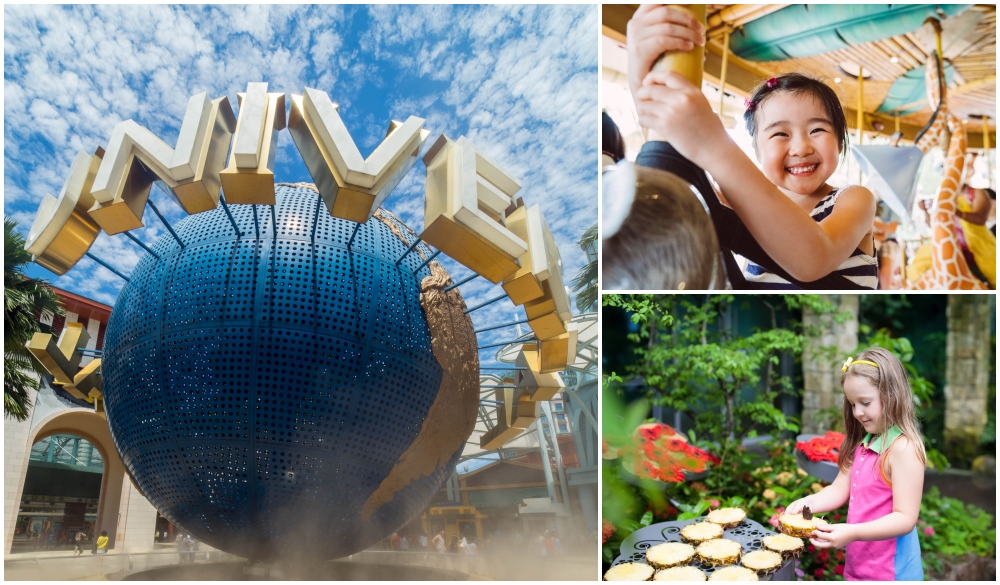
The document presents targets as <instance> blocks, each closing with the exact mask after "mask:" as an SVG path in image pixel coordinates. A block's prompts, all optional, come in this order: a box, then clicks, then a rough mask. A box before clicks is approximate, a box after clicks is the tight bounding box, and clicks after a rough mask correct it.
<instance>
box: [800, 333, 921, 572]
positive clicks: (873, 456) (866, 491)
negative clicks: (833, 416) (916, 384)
mask: <svg viewBox="0 0 1000 585" xmlns="http://www.w3.org/2000/svg"><path fill="white" fill-rule="evenodd" d="M842 372H843V373H842V374H841V377H840V385H841V386H842V387H843V389H844V430H845V433H844V434H845V435H846V436H845V438H844V443H843V444H842V445H841V446H840V455H839V461H838V464H839V467H840V472H839V473H838V474H837V479H835V480H834V481H833V483H832V484H831V485H829V486H827V487H825V488H823V489H822V490H821V491H820V492H819V493H817V494H813V495H811V496H807V497H805V498H802V499H800V500H796V501H794V502H792V504H791V505H789V506H788V509H787V510H786V512H787V513H788V514H798V513H800V512H801V511H802V509H803V508H804V507H805V506H808V507H809V509H810V510H812V511H813V512H829V511H831V510H836V509H837V508H839V507H841V506H843V505H844V504H845V503H847V523H846V524H821V525H817V526H816V530H814V531H813V533H812V538H811V539H810V542H811V543H812V544H813V545H815V546H816V547H817V548H840V547H842V546H846V547H847V555H846V557H847V558H846V561H845V566H844V578H845V579H847V580H849V581H856V580H861V581H923V579H924V573H923V566H922V565H921V561H920V542H919V541H918V540H917V530H916V524H917V515H918V513H919V512H920V500H921V495H922V493H923V484H924V468H925V467H926V466H927V457H926V454H925V452H924V443H923V439H921V437H920V427H919V425H918V423H917V419H916V416H915V415H914V413H913V393H912V392H911V390H910V384H909V382H908V380H907V377H906V371H905V370H904V369H903V364H901V363H900V362H899V360H898V359H897V358H896V356H894V355H893V354H892V353H890V352H888V351H886V350H884V349H882V348H880V347H873V348H871V349H866V350H865V351H863V352H861V354H860V355H858V357H857V359H854V358H848V359H847V361H846V362H844V366H843V368H842Z"/></svg>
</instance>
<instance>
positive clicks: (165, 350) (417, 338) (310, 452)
mask: <svg viewBox="0 0 1000 585" xmlns="http://www.w3.org/2000/svg"><path fill="white" fill-rule="evenodd" d="M276 198H277V204H276V205H275V206H274V208H273V211H274V214H273V218H272V213H271V211H272V208H270V207H269V206H264V205H260V206H256V207H254V206H250V205H231V206H230V207H229V209H230V211H231V212H232V216H233V219H234V220H235V223H236V224H237V225H238V226H239V229H240V231H241V232H242V236H238V235H237V234H235V233H234V229H233V226H232V224H231V222H230V220H229V218H227V217H226V213H225V210H224V209H223V208H221V207H220V208H218V209H216V210H214V211H209V212H204V213H200V214H197V215H193V216H190V217H187V218H185V219H184V220H182V221H181V222H179V223H178V224H177V225H176V226H175V231H176V233H177V235H178V236H179V237H180V239H181V241H183V242H184V247H183V248H182V247H181V246H180V244H178V242H177V241H175V240H174V239H173V238H172V237H170V236H164V237H163V238H160V239H159V240H158V241H157V242H156V244H155V245H154V246H153V247H152V250H153V252H154V253H155V256H154V255H153V254H146V255H145V256H144V257H143V258H142V259H141V260H140V261H139V263H138V265H137V266H136V268H135V270H134V271H133V273H132V275H131V277H130V282H128V284H126V286H125V287H124V288H123V289H122V291H121V294H120V296H119V298H118V301H117V302H116V303H115V307H114V310H113V312H112V315H111V319H110V322H109V324H108V329H107V335H106V340H105V345H104V362H103V370H104V397H105V409H106V412H107V418H108V423H109V426H110V428H111V433H112V436H113V437H114V441H115V446H116V448H117V449H118V452H119V454H120V455H121V457H122V460H123V461H124V463H125V466H126V468H127V469H128V471H129V475H130V476H131V478H132V480H133V481H134V483H135V484H136V485H137V486H138V488H139V489H140V490H141V491H142V492H143V493H144V495H145V496H146V497H147V498H148V499H149V501H150V502H152V504H153V505H154V506H155V507H156V508H157V509H158V510H159V511H160V513H161V514H163V515H164V516H165V517H167V518H168V519H169V520H170V521H172V522H174V523H176V524H178V525H180V526H181V527H182V528H183V529H184V530H185V531H188V532H190V533H191V534H192V535H193V536H194V537H195V538H197V539H198V540H200V541H202V542H205V543H208V544H209V545H212V546H214V547H216V548H219V549H222V550H225V551H228V552H231V553H234V554H238V555H241V556H245V557H247V558H251V559H261V560H267V559H274V558H278V557H281V558H285V559H288V558H289V557H301V558H309V559H313V560H324V559H330V558H335V557H340V556H344V555H348V554H351V553H354V552H357V551H359V550H362V549H364V548H365V547H367V546H369V545H371V544H373V543H375V542H377V541H378V540H380V539H382V538H384V537H385V536H386V535H388V534H390V533H391V532H393V531H394V530H398V529H399V528H401V527H402V526H404V525H405V524H407V523H408V522H410V521H411V520H412V519H413V518H415V517H416V516H417V515H418V514H419V513H420V512H421V511H422V510H423V509H424V508H425V507H426V505H427V504H428V503H429V502H430V499H431V497H432V496H433V495H434V494H435V493H436V492H437V491H438V489H440V487H441V485H443V483H444V481H445V480H446V479H447V477H448V476H449V475H450V474H451V473H452V471H453V470H454V467H455V464H456V463H457V461H458V457H459V455H460V452H461V448H459V450H458V451H456V452H454V453H449V454H444V455H443V457H442V458H441V461H442V464H440V465H439V466H438V467H437V468H436V469H434V470H433V472H432V473H430V474H429V475H427V476H426V477H422V478H420V479H418V480H416V481H413V482H411V483H410V484H409V485H406V486H405V488H403V489H400V490H398V491H397V492H396V493H394V494H393V497H392V498H391V501H389V502H388V503H386V504H384V505H381V506H380V507H378V508H377V510H375V512H374V513H371V514H361V510H362V507H363V506H364V504H365V502H366V500H367V499H368V498H369V496H370V495H371V494H372V492H373V491H374V490H376V488H377V487H378V486H379V484H380V482H381V481H382V480H383V479H384V478H385V477H386V476H387V474H389V472H390V470H391V469H392V468H393V466H394V464H396V462H397V460H398V459H399V458H400V455H401V454H402V453H403V452H404V451H405V450H406V449H407V447H408V446H409V445H411V443H412V442H413V441H414V439H415V437H416V436H417V434H418V433H419V432H420V430H421V424H422V422H423V420H424V418H425V417H426V416H427V413H428V409H429V407H430V406H431V404H432V403H433V402H434V400H435V397H436V395H437V394H438V392H439V386H440V384H441V379H442V368H441V366H440V364H439V363H438V361H437V360H436V359H435V356H434V354H433V353H432V349H431V335H430V331H429V327H428V322H427V318H426V316H425V314H424V312H423V311H422V309H421V304H420V291H421V288H420V284H421V279H422V278H423V277H425V276H428V275H429V274H430V271H429V269H428V268H427V267H421V264H422V263H423V258H422V257H421V255H420V254H418V253H415V252H413V253H409V254H407V255H406V256H405V258H404V259H403V261H402V262H400V263H399V264H398V265H397V264H396V261H397V260H398V259H399V258H400V257H402V256H403V255H404V253H405V252H406V251H407V245H406V244H405V243H404V242H403V241H402V240H401V238H400V237H399V236H398V235H397V234H396V233H393V231H392V229H390V227H388V226H387V225H386V224H385V223H383V221H380V220H378V219H376V218H373V219H372V220H370V221H368V222H367V223H366V224H363V225H362V226H361V227H360V229H359V230H358V231H357V233H356V234H354V229H355V226H356V225H357V224H355V223H353V222H349V221H344V220H340V219H336V218H333V217H331V216H330V215H329V213H328V212H327V210H326V207H325V206H324V205H323V204H322V202H321V201H320V199H319V196H318V195H317V193H316V192H315V191H314V190H312V189H310V188H308V187H304V186H296V187H288V186H278V188H277V189H276ZM255 211H256V213H255ZM275 222H276V223H275ZM275 232H276V234H275ZM352 234H353V235H354V239H353V241H350V240H351V237H352ZM413 237H415V236H411V237H410V239H411V240H412V239H413ZM349 244H350V245H349ZM157 256H158V257H157ZM418 268H419V270H418ZM414 271H416V273H414ZM473 349H474V348H473Z"/></svg>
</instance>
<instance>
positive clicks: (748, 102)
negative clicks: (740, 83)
mask: <svg viewBox="0 0 1000 585" xmlns="http://www.w3.org/2000/svg"><path fill="white" fill-rule="evenodd" d="M743 105H744V106H746V109H747V110H748V111H753V100H752V99H750V98H744V99H743Z"/></svg>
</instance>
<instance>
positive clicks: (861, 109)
mask: <svg viewBox="0 0 1000 585" xmlns="http://www.w3.org/2000/svg"><path fill="white" fill-rule="evenodd" d="M864 120H865V68H864V66H863V65H861V63H858V146H861V141H862V139H863V138H864V133H863V131H862V128H861V126H862V124H864ZM861 178H862V177H861V165H858V184H861Z"/></svg>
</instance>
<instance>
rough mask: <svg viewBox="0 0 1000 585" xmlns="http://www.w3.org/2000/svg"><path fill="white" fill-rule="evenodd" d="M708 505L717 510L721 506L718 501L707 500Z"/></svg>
mask: <svg viewBox="0 0 1000 585" xmlns="http://www.w3.org/2000/svg"><path fill="white" fill-rule="evenodd" d="M708 505H709V506H711V507H713V508H718V507H719V506H721V505H722V503H720V502H719V500H709V501H708Z"/></svg>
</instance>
